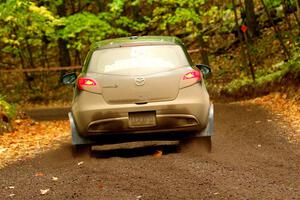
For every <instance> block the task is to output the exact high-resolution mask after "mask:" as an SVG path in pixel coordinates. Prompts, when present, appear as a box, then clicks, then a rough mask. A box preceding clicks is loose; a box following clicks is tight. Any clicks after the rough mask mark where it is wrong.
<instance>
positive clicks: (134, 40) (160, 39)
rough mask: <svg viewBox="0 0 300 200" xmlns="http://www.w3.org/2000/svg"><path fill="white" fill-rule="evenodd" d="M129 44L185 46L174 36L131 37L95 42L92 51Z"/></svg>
mask: <svg viewBox="0 0 300 200" xmlns="http://www.w3.org/2000/svg"><path fill="white" fill-rule="evenodd" d="M129 44H136V45H139V44H149V45H159V44H166V45H170V44H173V45H174V44H175V45H176V44H177V45H181V46H183V45H184V44H183V43H182V41H181V40H180V39H179V38H177V37H174V36H131V37H122V38H115V39H107V40H102V41H99V42H95V43H94V44H93V45H92V48H91V49H92V50H96V49H102V48H114V47H118V46H123V45H124V46H126V45H129Z"/></svg>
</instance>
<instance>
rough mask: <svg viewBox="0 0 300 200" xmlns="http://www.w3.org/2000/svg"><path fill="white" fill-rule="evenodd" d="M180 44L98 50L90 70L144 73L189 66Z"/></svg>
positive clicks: (131, 73) (111, 72)
mask: <svg viewBox="0 0 300 200" xmlns="http://www.w3.org/2000/svg"><path fill="white" fill-rule="evenodd" d="M189 65H190V64H189V61H188V60H187V58H186V55H185V53H184V52H183V49H182V48H181V46H179V45H148V46H126V47H118V48H108V49H99V50H96V51H95V52H94V53H93V54H92V57H91V60H90V63H89V67H88V71H89V72H95V73H101V74H116V75H144V74H149V73H157V72H162V71H168V70H172V69H176V68H180V67H184V66H189Z"/></svg>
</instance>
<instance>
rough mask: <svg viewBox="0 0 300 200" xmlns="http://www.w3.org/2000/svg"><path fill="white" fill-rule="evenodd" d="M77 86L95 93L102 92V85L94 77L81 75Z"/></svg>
mask: <svg viewBox="0 0 300 200" xmlns="http://www.w3.org/2000/svg"><path fill="white" fill-rule="evenodd" d="M77 88H78V89H79V90H85V91H88V92H93V93H101V87H100V85H99V84H97V81H96V80H95V79H93V78H87V77H80V78H78V81H77Z"/></svg>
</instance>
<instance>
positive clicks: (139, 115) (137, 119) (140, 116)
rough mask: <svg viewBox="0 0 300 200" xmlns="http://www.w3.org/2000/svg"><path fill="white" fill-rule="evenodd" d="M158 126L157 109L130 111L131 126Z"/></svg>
mask: <svg viewBox="0 0 300 200" xmlns="http://www.w3.org/2000/svg"><path fill="white" fill-rule="evenodd" d="M152 126H156V113H155V111H148V112H133V113H129V127H132V128H135V127H152Z"/></svg>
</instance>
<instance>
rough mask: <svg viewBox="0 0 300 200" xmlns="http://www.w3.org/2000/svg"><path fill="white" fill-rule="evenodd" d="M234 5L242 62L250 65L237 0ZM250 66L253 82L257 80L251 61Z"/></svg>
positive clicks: (233, 0)
mask: <svg viewBox="0 0 300 200" xmlns="http://www.w3.org/2000/svg"><path fill="white" fill-rule="evenodd" d="M232 5H233V11H234V16H235V18H234V19H235V28H236V30H237V32H238V37H239V40H240V43H241V48H242V49H241V56H242V63H243V65H244V66H248V60H247V57H246V50H245V47H244V44H243V35H242V33H241V30H240V26H239V22H238V15H237V11H236V4H235V0H232ZM245 39H246V37H245ZM249 67H250V72H251V77H252V80H253V82H255V73H254V68H253V66H252V63H251V62H249Z"/></svg>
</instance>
